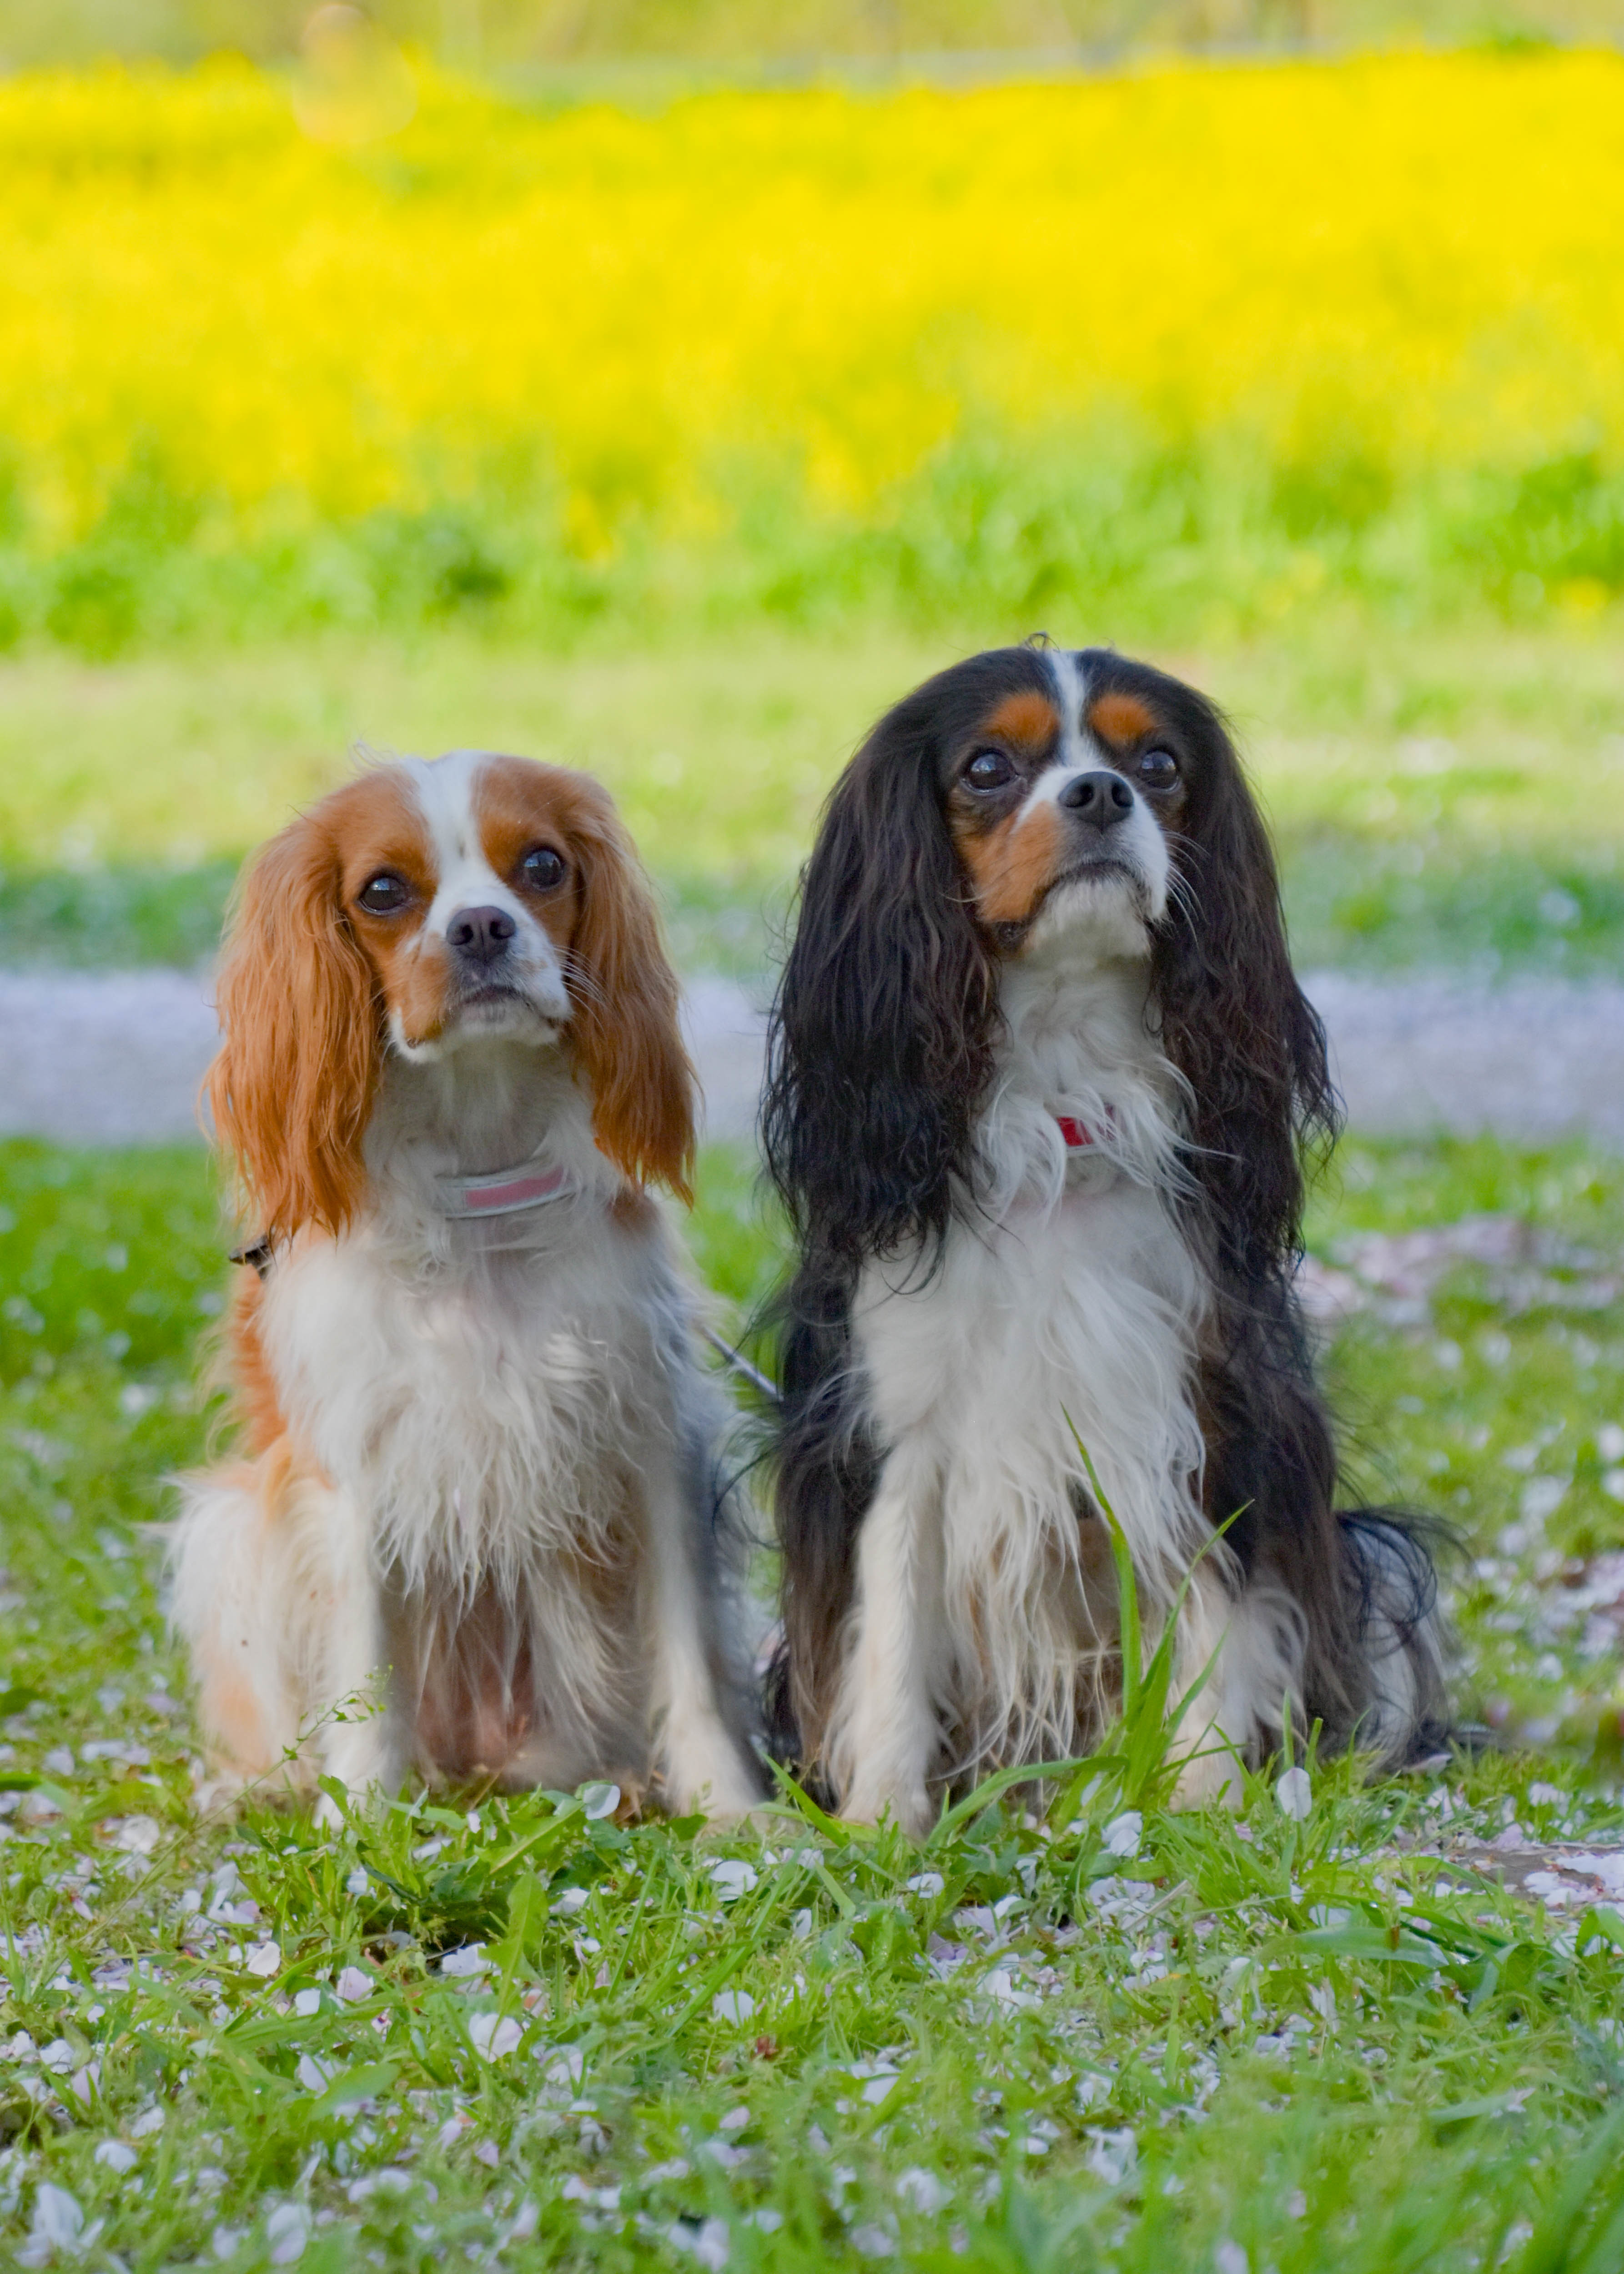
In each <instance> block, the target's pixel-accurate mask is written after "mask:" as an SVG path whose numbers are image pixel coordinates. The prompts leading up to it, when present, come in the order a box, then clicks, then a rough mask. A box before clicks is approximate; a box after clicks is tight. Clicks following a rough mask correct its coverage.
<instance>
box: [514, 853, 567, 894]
mask: <svg viewBox="0 0 1624 2274" xmlns="http://www.w3.org/2000/svg"><path fill="white" fill-rule="evenodd" d="M519 881H520V883H521V884H524V885H529V886H530V889H531V891H532V892H552V891H553V889H554V887H555V886H556V885H561V884H562V883H563V881H564V861H563V855H561V854H559V853H555V852H554V851H553V847H551V845H532V846H531V847H530V851H529V852H528V853H527V854H526V855H525V856H524V858H523V860H522V861H521V862H520V863H519Z"/></svg>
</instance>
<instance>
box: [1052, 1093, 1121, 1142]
mask: <svg viewBox="0 0 1624 2274" xmlns="http://www.w3.org/2000/svg"><path fill="white" fill-rule="evenodd" d="M1055 1126H1056V1129H1058V1131H1059V1132H1060V1135H1061V1138H1062V1141H1064V1145H1065V1148H1066V1151H1067V1152H1068V1153H1080V1152H1081V1151H1082V1149H1083V1148H1084V1146H1086V1145H1097V1144H1098V1143H1099V1139H1098V1138H1097V1137H1096V1136H1095V1135H1094V1131H1093V1130H1092V1129H1091V1128H1090V1127H1089V1126H1088V1124H1087V1123H1086V1121H1077V1120H1074V1119H1073V1118H1072V1117H1071V1114H1069V1113H1056V1116H1055ZM1105 1126H1106V1127H1107V1128H1108V1129H1114V1128H1115V1127H1116V1107H1115V1106H1114V1105H1108V1106H1107V1107H1106V1109H1105Z"/></svg>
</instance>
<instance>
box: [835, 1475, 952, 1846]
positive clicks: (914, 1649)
mask: <svg viewBox="0 0 1624 2274" xmlns="http://www.w3.org/2000/svg"><path fill="white" fill-rule="evenodd" d="M938 1492H939V1479H938V1475H937V1471H936V1462H935V1459H934V1457H932V1456H930V1455H929V1454H928V1453H926V1452H925V1451H923V1450H922V1449H915V1448H913V1447H910V1446H906V1445H903V1446H898V1447H897V1448H896V1449H894V1450H893V1451H892V1452H891V1454H890V1456H889V1457H887V1459H886V1462H885V1465H884V1468H883V1471H882V1472H881V1476H880V1483H879V1489H878V1491H877V1492H876V1495H875V1497H874V1502H873V1505H872V1506H871V1508H870V1509H869V1510H868V1515H867V1516H866V1517H864V1518H863V1524H862V1530H861V1532H860V1533H859V1535H858V1541H857V1586H856V1598H855V1601H854V1604H853V1633H852V1641H851V1647H850V1654H849V1656H848V1658H847V1660H846V1670H845V1673H844V1675H843V1676H842V1679H841V1684H840V1695H839V1698H838V1702H837V1704H836V1706H835V1712H834V1715H833V1727H832V1730H831V1737H830V1742H829V1746H828V1752H829V1765H830V1769H831V1773H832V1775H833V1778H834V1781H835V1784H836V1788H837V1789H838V1791H839V1793H840V1795H841V1803H840V1812H841V1814H842V1815H843V1816H848V1817H851V1818H854V1819H855V1820H856V1821H858V1822H860V1823H865V1824H872V1823H876V1822H877V1821H878V1819H879V1818H881V1817H882V1816H883V1815H884V1814H885V1813H886V1811H888V1810H889V1811H890V1812H891V1815H892V1816H893V1817H894V1818H896V1820H897V1822H898V1824H899V1825H901V1826H902V1827H903V1829H904V1830H905V1831H906V1832H910V1833H912V1834H914V1837H915V1838H916V1839H918V1838H921V1837H922V1836H923V1834H925V1833H926V1832H928V1831H929V1828H930V1826H931V1824H932V1822H933V1821H934V1819H935V1815H936V1811H935V1809H934V1808H933V1807H932V1805H931V1802H930V1795H929V1773H930V1765H931V1760H932V1758H933V1756H934V1754H935V1752H936V1747H937V1745H938V1743H939V1742H940V1732H939V1730H938V1728H937V1726H936V1712H935V1708H934V1706H933V1705H932V1702H931V1663H932V1659H933V1656H934V1651H933V1647H932V1645H933V1643H934V1639H935V1634H934V1630H935V1624H936V1617H937V1615H938V1613H937V1601H936V1598H937V1593H938V1589H939V1576H938V1572H937V1561H938V1557H939V1555H940V1547H939V1544H938V1542H937V1540H936V1525H937V1521H938V1517H937V1500H938Z"/></svg>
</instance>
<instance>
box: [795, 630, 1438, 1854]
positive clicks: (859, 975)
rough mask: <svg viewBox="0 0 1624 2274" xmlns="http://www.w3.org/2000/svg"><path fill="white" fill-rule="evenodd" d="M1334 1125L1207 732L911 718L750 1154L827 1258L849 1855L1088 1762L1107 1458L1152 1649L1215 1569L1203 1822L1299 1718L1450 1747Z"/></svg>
mask: <svg viewBox="0 0 1624 2274" xmlns="http://www.w3.org/2000/svg"><path fill="white" fill-rule="evenodd" d="M1335 1113H1336V1101H1335V1093H1334V1091H1333V1088H1332V1085H1331V1081H1330V1076H1329V1073H1328V1071H1327V1060H1326V1044H1325V1036H1324V1034H1323V1031H1322V1029H1321V1028H1320V1025H1319V1020H1318V1018H1317V1017H1316V1016H1315V1014H1314V1013H1313V1011H1312V1009H1311V1007H1310V1005H1309V1004H1308V1003H1307V1001H1306V1000H1305V999H1304V996H1303V994H1302V992H1301V991H1300V990H1299V989H1298V987H1297V982H1296V980H1295V978H1294V977H1293V975H1292V971H1291V966H1290V962H1289V957H1288V953H1287V947H1286V937H1285V931H1284V927H1283V924H1282V916H1281V908H1280V897H1279V891H1278V886H1277V883H1276V877H1275V870H1274V860H1273V856H1272V855H1271V852H1270V848H1269V844H1268V840H1267V836H1266V834H1265V831H1264V828H1263V825H1262V822H1261V820H1260V818H1259V813H1258V810H1257V808H1256V806H1255V805H1254V804H1253V802H1252V797H1251V795H1250V794H1249V793H1248V790H1247V787H1246V783H1245V780H1244V776H1243V774H1242V772H1241V768H1240V765H1239V764H1238V762H1237V758H1236V756H1235V753H1234V751H1233V749H1231V747H1230V744H1229V739H1228V737H1227V735H1226V734H1225V732H1224V727H1223V724H1222V719H1220V717H1219V714H1218V712H1216V711H1215V710H1214V707H1213V706H1212V704H1209V703H1207V701H1205V700H1204V699H1203V698H1202V697H1200V696H1199V695H1198V694H1196V693H1194V692H1193V691H1192V689H1190V688H1188V687H1184V686H1182V685H1180V684H1179V682H1178V681H1176V680H1173V679H1170V678H1168V677H1166V676H1164V675H1163V674H1162V673H1161V672H1159V671H1154V670H1152V669H1150V668H1148V667H1147V666H1145V665H1142V664H1137V663H1131V662H1128V661H1126V660H1125V659H1124V658H1122V657H1120V656H1118V655H1116V653H1114V652H1112V651H1108V650H1098V649H1089V650H1085V651H1081V652H1067V651H1062V650H1058V649H1053V648H1049V647H1047V645H1044V644H1029V645H1027V646H1025V647H1019V648H1009V649H1003V650H998V651H994V652H992V653H990V654H986V655H981V656H977V657H974V659H971V660H970V661H968V662H966V663H961V664H959V665H957V666H954V667H953V668H952V669H951V670H948V671H944V672H943V673H942V674H940V676H939V677H937V678H935V679H933V680H931V681H929V682H928V683H927V684H926V685H925V686H923V687H921V688H920V689H918V690H917V692H915V693H914V694H913V695H910V696H909V697H907V698H906V700H905V701H904V702H902V703H899V704H898V705H897V707H896V709H895V710H893V711H892V712H891V713H890V714H889V716H887V717H886V718H884V719H882V720H881V722H880V724H879V725H878V726H877V727H876V728H875V730H874V732H873V734H871V735H870V736H869V738H868V742H866V743H865V744H864V746H863V747H862V749H861V750H860V751H859V752H858V754H857V756H856V757H855V758H854V759H853V761H852V764H851V765H850V766H849V767H848V768H847V770H846V773H845V774H844V775H843V776H842V778H841V779H840V781H839V782H838V785H837V787H836V788H835V790H834V793H833V795H832V797H831V801H830V803H829V807H828V809H827V811H826V813H825V815H824V818H823V825H822V830H821V832H820V834H819V837H818V840H817V842H816V848H815V850H814V852H813V855H812V858H811V861H810V862H809V864H808V868H807V870H806V873H805V876H804V877H803V879H802V888H801V911H800V918H799V925H798V929H797V932H796V936H795V939H794V943H793V948H792V951H791V953H790V957H789V960H788V964H787V967H786V970H785V973H784V976H783V981H782V984H781V987H780V990H779V993H778V1002H777V1005H776V1008H775V1012H774V1017H773V1022H772V1028H771V1062H770V1069H769V1078H768V1088H767V1096H766V1101H765V1106H764V1113H763V1135H764V1140H765V1146H766V1152H767V1158H768V1162H769V1164H770V1167H771V1173H772V1176H773V1178H774V1181H775V1182H776V1184H777V1186H778V1191H779V1193H781V1194H782V1196H783V1199H784V1201H785V1203H786V1207H787V1209H788V1210H789V1214H790V1217H791V1221H792V1224H793V1229H794V1232H795V1235H796V1238H797V1241H798V1246H799V1261H798V1268H797V1269H796V1271H795V1274H794V1276H793V1281H792V1283H791V1285H790V1287H789V1289H788V1291H787V1293H786V1298H785V1303H784V1318H783V1331H782V1364H783V1388H784V1404H783V1407H782V1409H781V1423H780V1429H779V1435H778V1512H779V1520H780V1532H781V1539H782V1547H783V1556H784V1609H785V1644H784V1649H783V1652H782V1654H781V1657H780V1660H779V1663H778V1668H777V1672H776V1691H777V1695H776V1698H775V1700H774V1706H775V1720H776V1722H777V1724H778V1739H779V1742H780V1743H784V1744H786V1745H787V1747H788V1748H789V1749H790V1750H791V1751H792V1756H793V1758H799V1759H800V1760H801V1763H802V1764H803V1765H804V1766H806V1767H808V1769H809V1770H810V1771H811V1772H813V1773H814V1774H815V1775H816V1777H817V1778H818V1779H819V1780H820V1781H822V1783H823V1785H824V1787H825V1788H827V1789H828V1790H830V1791H831V1793H832V1795H833V1796H834V1798H835V1799H836V1801H837V1802H838V1805H839V1806H840V1808H841V1809H842V1810H843V1811H844V1812H845V1813H846V1815H847V1816H849V1817H853V1818H877V1817H879V1816H881V1815H882V1814H883V1813H884V1812H886V1811H891V1813H892V1814H893V1815H894V1816H895V1817H896V1818H897V1819H898V1821H899V1822H900V1823H901V1824H902V1825H904V1826H906V1827H907V1828H909V1829H910V1830H912V1831H914V1832H918V1831H920V1830H921V1829H923V1828H924V1827H925V1826H927V1825H928V1824H929V1822H930V1821H931V1820H932V1818H934V1816H935V1814H936V1809H937V1807H938V1806H939V1804H940V1801H941V1797H942V1796H943V1794H944V1792H947V1791H951V1790H952V1789H953V1788H958V1787H961V1786H962V1785H963V1784H965V1783H966V1781H969V1780H970V1779H972V1778H973V1777H974V1776H976V1775H978V1774H980V1773H984V1772H987V1771H989V1770H992V1769H996V1768H998V1767H1000V1766H1014V1765H1019V1764H1022V1763H1037V1762H1039V1761H1042V1760H1051V1761H1052V1760H1057V1759H1064V1758H1070V1757H1072V1756H1075V1755H1077V1754H1079V1753H1081V1752H1084V1751H1086V1750H1087V1749H1088V1748H1089V1746H1090V1744H1091V1743H1094V1741H1096V1740H1097V1738H1098V1737H1099V1736H1100V1734H1101V1730H1102V1728H1103V1727H1104V1725H1105V1722H1106V1721H1107V1720H1108V1719H1109V1714H1110V1712H1111V1710H1112V1708H1113V1706H1114V1705H1115V1703H1116V1700H1117V1698H1118V1697H1119V1695H1120V1655H1119V1642H1118V1633H1117V1624H1116V1584H1115V1577H1114V1567H1113V1562H1112V1557H1111V1554H1110V1542H1109V1534H1108V1532H1107V1528H1106V1525H1105V1524H1104V1523H1103V1522H1102V1520H1101V1514H1100V1511H1099V1509H1098V1507H1097V1505H1096V1503H1095V1499H1094V1490H1093V1487H1092V1485H1091V1482H1090V1478H1089V1474H1088V1463H1087V1462H1086V1460H1085V1458H1084V1457H1083V1453H1082V1452H1081V1451H1079V1442H1078V1441H1079V1439H1080V1441H1081V1444H1082V1446H1083V1447H1084V1448H1086V1451H1087V1454H1088V1456H1089V1458H1090V1459H1091V1460H1092V1464H1093V1467H1094V1472H1095V1475H1096V1476H1097V1478H1098V1480H1099V1485H1100V1487H1101V1491H1102V1493H1103V1495H1104V1496H1105V1498H1106V1499H1107V1500H1108V1501H1109V1504H1110V1506H1111V1508H1112V1509H1113V1510H1114V1511H1115V1514H1116V1518H1117V1519H1118V1521H1119V1523H1120V1525H1121V1526H1122V1528H1123V1531H1124V1533H1125V1536H1126V1540H1127V1543H1128V1545H1129V1547H1130V1548H1131V1551H1132V1562H1133V1567H1134V1570H1135V1573H1136V1577H1137V1587H1138V1593H1139V1599H1140V1602H1141V1605H1142V1606H1143V1607H1144V1609H1145V1612H1146V1615H1147V1618H1148V1620H1149V1622H1150V1623H1151V1626H1152V1628H1153V1629H1154V1625H1155V1623H1156V1621H1157V1619H1158V1617H1160V1618H1162V1619H1165V1617H1166V1616H1167V1615H1169V1613H1170V1611H1171V1609H1172V1607H1173V1605H1174V1602H1175V1600H1176V1597H1177V1591H1178V1588H1179V1585H1180V1583H1181V1581H1182V1580H1183V1579H1184V1577H1185V1575H1186V1574H1187V1573H1189V1572H1190V1571H1191V1570H1192V1564H1194V1566H1195V1570H1194V1577H1193V1581H1192V1585H1191V1587H1190V1591H1189V1593H1188V1594H1187V1596H1186V1597H1185V1600H1184V1609H1183V1611H1182V1613H1181V1614H1180V1619H1179V1630H1178V1633H1177V1691H1178V1694H1179V1695H1180V1696H1181V1697H1184V1698H1189V1703H1188V1705H1187V1706H1186V1710H1185V1713H1184V1720H1183V1723H1182V1725H1181V1727H1180V1728H1179V1731H1178V1733H1177V1738H1176V1743H1177V1748H1178V1750H1179V1751H1180V1754H1181V1756H1182V1757H1183V1758H1184V1770H1183V1773H1182V1786H1181V1788H1182V1793H1183V1796H1184V1797H1185V1798H1186V1799H1197V1798H1200V1797H1203V1796H1216V1795H1217V1794H1219V1793H1222V1792H1223V1791H1225V1790H1226V1788H1227V1789H1229V1790H1230V1791H1233V1789H1234V1787H1235V1785H1236V1783H1237V1779H1236V1775H1235V1763H1236V1761H1237V1759H1239V1760H1244V1761H1245V1762H1247V1763H1249V1764H1256V1763H1258V1762H1259V1761H1260V1760H1261V1759H1262V1758H1265V1757H1266V1756H1267V1753H1268V1752H1269V1751H1271V1750H1272V1749H1273V1748H1274V1746H1275V1744H1276V1743H1278V1741H1279V1738H1280V1735H1281V1731H1282V1723H1283V1721H1284V1720H1285V1718H1286V1717H1287V1716H1288V1715H1289V1721H1290V1726H1291V1728H1293V1729H1294V1730H1295V1731H1296V1732H1297V1735H1298V1736H1299V1737H1300V1736H1302V1734H1303V1733H1304V1729H1305V1728H1306V1726H1307V1724H1308V1723H1309V1722H1311V1721H1313V1720H1316V1719H1317V1720H1319V1721H1321V1722H1322V1723H1323V1725H1324V1730H1325V1738H1326V1742H1327V1743H1339V1744H1349V1743H1352V1744H1357V1745H1359V1746H1361V1747H1364V1748H1367V1749H1369V1751H1371V1752H1372V1753H1373V1754H1374V1755H1376V1756H1377V1757H1378V1758H1380V1759H1382V1760H1385V1761H1387V1762H1396V1761H1400V1760H1402V1759H1403V1758H1406V1757H1408V1756H1410V1755H1412V1754H1413V1753H1414V1752H1415V1751H1416V1750H1417V1748H1425V1747H1426V1746H1428V1745H1429V1744H1430V1743H1434V1742H1436V1736H1437V1731H1438V1728H1439V1726H1440V1711H1441V1695H1440V1670H1439V1668H1440V1661H1439V1651H1438V1639H1437V1632H1436V1626H1435V1620H1434V1614H1433V1600H1434V1593H1435V1590H1434V1585H1433V1579H1432V1567H1431V1562H1430V1560H1429V1558H1428V1556H1427V1555H1426V1552H1425V1547H1424V1546H1423V1544H1422V1542H1421V1540H1420V1539H1419V1538H1418V1537H1417V1534H1416V1533H1415V1532H1414V1531H1413V1530H1412V1529H1410V1528H1407V1527H1406V1525H1405V1524H1404V1522H1403V1521H1402V1519H1401V1518H1400V1517H1397V1516H1396V1515H1395V1514H1394V1513H1393V1512H1391V1511H1383V1510H1345V1509H1339V1508H1338V1506H1337V1504H1336V1499H1335V1491H1336V1475H1337V1463H1336V1455H1335V1445H1334V1442H1333V1437H1332V1431H1331V1425H1330V1422H1329V1420H1328V1419H1327V1413H1326V1409H1325V1407H1324V1404H1322V1402H1321V1400H1320V1398H1319V1395H1318V1394H1317V1392H1316V1389H1315V1387H1314V1382H1313V1374H1312V1365H1311V1359H1310V1352H1309V1347H1308V1337H1307V1336H1306V1333H1305V1331H1304V1321H1303V1318H1302V1314H1301V1313H1300V1311H1299V1308H1298V1305H1297V1299H1296V1296H1295V1293H1294V1291H1293V1276H1294V1270H1295V1267H1296V1263H1297V1259H1298V1255H1299V1225H1300V1220H1301V1214H1302V1207H1303V1198H1304V1180H1303V1172H1302V1168H1301V1165H1300V1154H1301V1148H1302V1146H1303V1144H1304V1141H1310V1142H1312V1141H1314V1140H1316V1139H1319V1140H1328V1139H1329V1138H1330V1137H1331V1136H1332V1135H1333V1134H1334V1131H1335ZM1231 1518H1232V1519H1233V1521H1232V1522H1230V1523H1229V1525H1228V1529H1227V1530H1222V1528H1223V1527H1224V1526H1225V1525H1226V1522H1227V1521H1228V1520H1229V1519H1231ZM1221 1530H1222V1539H1221V1540H1215V1539H1214V1534H1215V1533H1216V1532H1220V1531H1221ZM1203 1548H1205V1549H1206V1551H1207V1552H1206V1553H1205V1554H1204V1555H1202V1554H1200V1551H1201V1550H1202V1549H1203ZM1198 1555H1199V1562H1198V1561H1197V1560H1196V1559H1197V1558H1198ZM1208 1668H1210V1671H1208V1673H1207V1681H1206V1683H1205V1684H1204V1686H1203V1687H1202V1688H1201V1689H1200V1690H1199V1692H1198V1693H1197V1694H1196V1695H1195V1696H1194V1697H1193V1698H1190V1697H1189V1693H1190V1691H1191V1690H1192V1688H1193V1687H1194V1685H1195V1684H1196V1683H1198V1681H1199V1677H1200V1676H1201V1675H1202V1673H1203V1671H1204V1670H1207V1669H1208Z"/></svg>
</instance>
